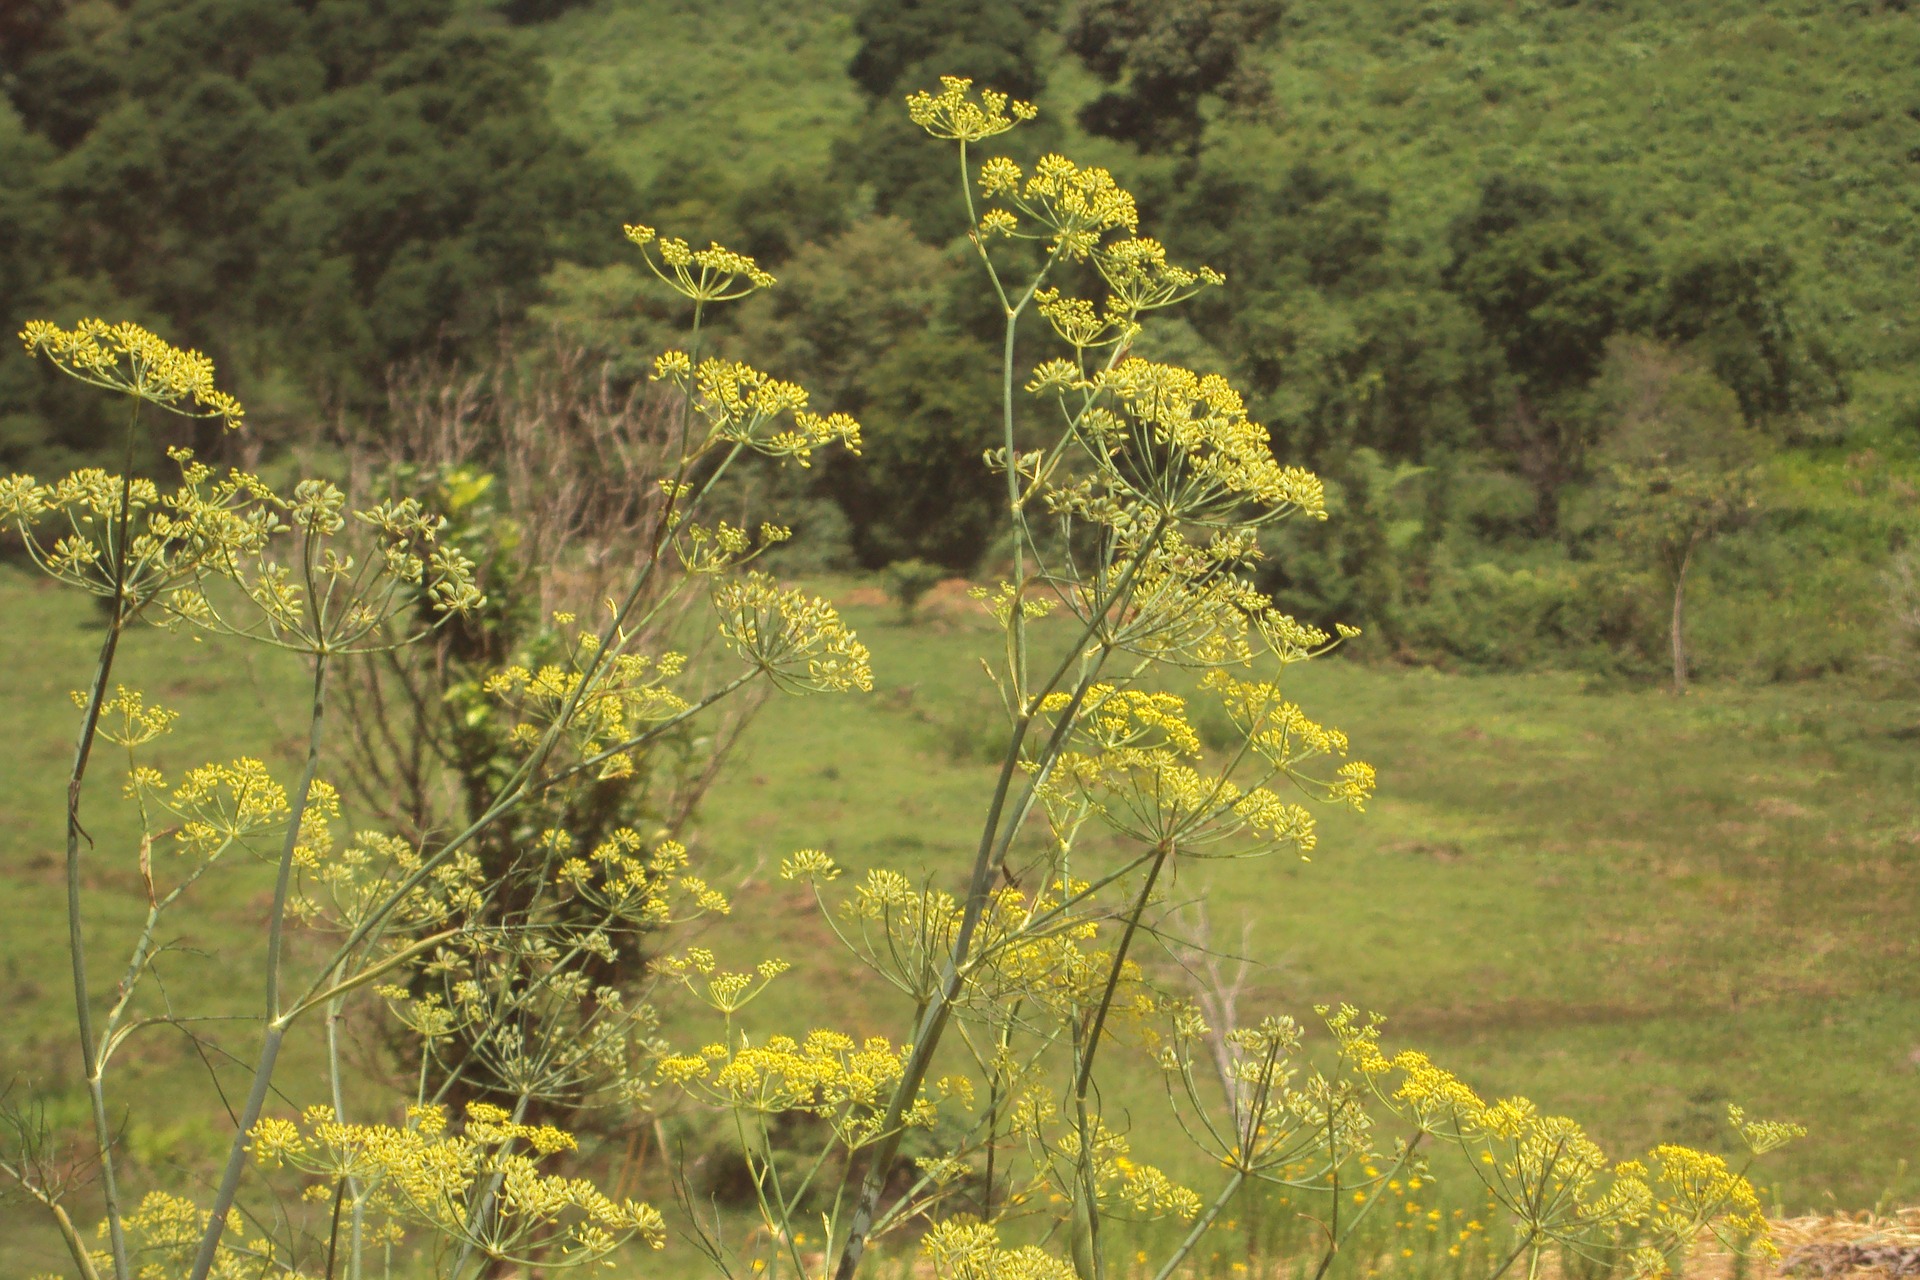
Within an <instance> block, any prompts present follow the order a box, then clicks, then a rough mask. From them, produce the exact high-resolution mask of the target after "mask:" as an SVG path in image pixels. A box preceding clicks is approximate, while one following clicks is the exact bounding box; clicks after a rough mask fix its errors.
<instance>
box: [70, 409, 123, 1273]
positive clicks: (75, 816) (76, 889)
mask: <svg viewBox="0 0 1920 1280" xmlns="http://www.w3.org/2000/svg"><path fill="white" fill-rule="evenodd" d="M139 421H140V401H139V399H138V398H136V399H135V400H134V402H133V409H132V411H131V412H130V413H129V414H128V415H127V439H126V458H125V462H124V465H123V466H122V468H121V471H120V505H119V509H118V511H117V512H116V513H115V515H114V520H115V523H116V525H117V526H118V528H117V531H116V533H115V536H114V538H113V602H112V606H111V609H112V611H111V613H110V614H109V616H108V619H107V634H106V636H105V638H104V639H102V640H101V642H100V656H99V658H98V659H97V660H96V661H95V663H94V668H93V685H92V687H91V688H89V689H88V690H87V705H86V710H85V711H84V713H83V714H82V715H81V718H80V734H79V738H78V741H76V742H75V743H74V749H73V768H72V770H71V771H70V772H69V773H68V775H67V868H66V870H67V949H68V953H69V958H70V959H71V961H72V965H73V1012H74V1028H75V1030H76V1032H77V1033H78V1035H79V1039H80V1062H81V1066H82V1069H83V1070H84V1071H85V1073H86V1079H87V1100H88V1102H89V1104H90V1106H91V1110H92V1112H93V1137H94V1144H95V1146H96V1147H97V1148H98V1155H99V1160H100V1186H101V1191H102V1193H103V1195H104V1197H105V1199H106V1211H107V1237H108V1241H109V1247H110V1248H111V1249H112V1252H113V1272H114V1276H115V1277H116V1280H129V1277H130V1276H131V1274H132V1273H131V1269H130V1268H129V1266H128V1263H127V1238H126V1229H125V1227H124V1226H123V1225H122V1223H121V1221H120V1193H119V1188H118V1186H117V1185H116V1183H115V1179H114V1169H113V1127H112V1124H111V1122H110V1121H109V1120H108V1118H107V1096H106V1088H105V1082H104V1081H103V1079H102V1078H101V1072H100V1064H99V1063H98V1062H97V1060H96V1056H95V1047H94V1036H93V1009H92V1005H91V1003H90V1001H89V998H88V995H87V949H86V938H85V936H84V931H83V927H82V918H81V910H80V890H81V884H80V842H81V840H83V839H85V840H86V842H87V844H88V846H89V847H91V846H92V844H93V840H92V837H90V836H88V835H87V832H86V828H85V827H83V826H81V824H80V791H81V787H82V785H83V784H84V782H85V781H86V776H87V761H88V760H89V758H90V757H91V756H92V754H93V744H94V739H95V738H96V736H97V735H98V733H99V729H100V709H101V706H102V704H103V703H104V702H105V700H106V690H107V680H108V677H109V676H110V675H111V674H112V672H113V663H114V658H115V656H116V655H117V654H118V652H119V649H120V636H121V634H122V633H123V632H124V631H125V630H126V625H127V621H128V617H129V610H128V594H127V544H128V542H129V538H128V533H129V531H130V529H131V526H132V522H133V445H134V438H135V437H134V432H135V428H136V427H137V425H138V423H139Z"/></svg>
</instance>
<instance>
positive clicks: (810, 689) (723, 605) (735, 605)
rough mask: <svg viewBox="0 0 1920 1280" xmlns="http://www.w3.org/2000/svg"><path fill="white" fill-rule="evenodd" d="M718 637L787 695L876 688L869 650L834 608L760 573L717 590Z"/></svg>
mask: <svg viewBox="0 0 1920 1280" xmlns="http://www.w3.org/2000/svg"><path fill="white" fill-rule="evenodd" d="M713 607H714V612H715V613H717V614H718V615H719V617H720V635H721V637H722V638H723V639H725V640H726V641H727V643H728V644H730V645H732V646H733V648H734V650H735V652H737V653H738V654H739V655H740V656H741V657H742V658H744V659H746V661H747V662H748V663H750V664H751V665H752V666H753V668H754V669H755V670H757V671H759V672H761V673H763V674H765V676H766V677H767V679H768V680H769V681H771V682H772V683H773V685H774V686H775V687H776V688H779V689H783V690H785V691H787V692H789V693H844V692H848V691H850V690H856V689H857V690H859V691H860V692H862V693H868V692H871V691H872V690H873V667H872V665H871V663H870V661H869V655H868V653H867V646H865V645H864V644H861V643H860V640H859V637H858V636H857V635H855V633H854V632H853V631H852V630H850V629H849V628H848V627H847V626H846V624H845V623H843V622H841V621H840V615H839V613H838V612H836V611H835V609H834V607H833V606H832V605H831V604H829V603H827V601H826V600H824V599H822V598H820V597H819V596H810V595H808V594H807V593H806V592H804V591H801V590H799V589H798V588H794V587H789V588H786V589H784V590H783V589H781V588H780V587H779V586H778V585H777V584H776V583H775V582H774V581H773V579H772V578H769V577H767V576H766V575H765V574H762V573H749V574H746V575H744V576H742V577H738V578H728V579H725V580H723V581H721V582H720V583H719V584H718V585H716V586H715V587H714V591H713Z"/></svg>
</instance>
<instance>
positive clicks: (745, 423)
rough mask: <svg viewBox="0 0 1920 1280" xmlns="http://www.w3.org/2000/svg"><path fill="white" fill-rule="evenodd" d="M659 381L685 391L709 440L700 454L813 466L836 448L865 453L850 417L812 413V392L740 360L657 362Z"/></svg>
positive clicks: (677, 356) (672, 355)
mask: <svg viewBox="0 0 1920 1280" xmlns="http://www.w3.org/2000/svg"><path fill="white" fill-rule="evenodd" d="M653 378H654V380H655V381H656V382H669V383H672V384H674V385H675V386H678V387H680V388H681V389H682V390H684V391H685V392H686V393H687V395H688V396H689V397H690V399H691V402H692V407H693V411H694V413H695V414H696V415H697V416H698V417H699V418H700V419H701V420H702V421H703V422H705V424H706V427H707V436H706V440H705V441H704V442H703V443H702V445H701V446H700V447H699V449H697V450H696V452H702V451H704V450H705V449H707V448H710V447H713V446H714V445H718V444H724V445H732V446H735V447H738V448H744V449H750V450H752V451H753V452H755V453H759V454H763V455H765V456H766V457H769V458H777V459H781V460H786V459H791V460H793V461H795V462H797V463H799V464H800V465H801V466H803V467H805V466H811V465H812V463H813V454H814V451H815V450H816V449H823V448H825V447H827V446H828V445H831V444H839V445H841V446H843V447H844V448H845V449H846V450H847V451H848V452H849V453H855V454H857V453H859V452H860V424H859V423H858V422H855V421H854V420H853V419H852V418H851V417H849V416H848V415H847V414H844V413H830V414H826V415H821V414H817V413H812V412H810V411H809V410H808V409H807V392H806V389H805V388H804V387H801V386H799V385H798V384H796V383H792V382H784V381H782V380H781V379H779V378H774V377H770V376H768V375H767V374H765V373H762V372H761V371H760V370H758V369H755V368H753V367H752V366H751V365H747V364H743V363H741V362H740V361H738V360H721V359H718V358H711V359H706V360H702V361H701V362H700V363H699V364H698V365H695V364H693V362H692V359H691V357H689V356H688V355H687V354H686V353H685V352H683V351H669V352H667V353H666V354H664V355H661V356H659V357H657V358H656V359H655V360H654V371H653Z"/></svg>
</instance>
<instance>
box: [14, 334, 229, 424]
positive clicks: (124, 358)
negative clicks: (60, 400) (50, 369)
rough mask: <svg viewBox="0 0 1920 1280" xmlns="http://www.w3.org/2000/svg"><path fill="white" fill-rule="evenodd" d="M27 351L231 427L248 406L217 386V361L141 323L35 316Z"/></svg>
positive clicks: (87, 378) (97, 382)
mask: <svg viewBox="0 0 1920 1280" xmlns="http://www.w3.org/2000/svg"><path fill="white" fill-rule="evenodd" d="M20 340H21V341H22V342H24V343H26V344H27V350H28V351H30V352H33V353H35V354H36V355H43V356H45V357H46V358H47V359H48V360H50V361H52V362H53V364H54V365H55V367H57V368H59V369H60V370H62V371H63V372H65V373H69V374H71V375H73V376H74V377H76V378H78V379H80V381H82V382H87V383H91V384H92V385H94V386H96V387H105V388H106V389H108V390H110V391H118V392H121V393H122V394H124V395H129V396H132V397H133V398H134V399H136V400H141V401H144V402H146V403H147V404H152V405H158V406H159V407H160V408H162V409H166V410H168V411H169V412H172V413H177V414H181V415H182V416H185V417H189V418H218V419H219V420H220V421H221V423H222V424H224V425H225V426H226V428H227V429H228V430H229V431H231V430H233V429H234V428H236V427H238V426H239V425H240V422H241V419H242V418H244V417H245V416H246V410H245V409H243V408H242V407H241V406H240V402H239V401H238V400H236V399H234V398H233V397H232V396H230V395H228V394H227V393H226V392H224V391H222V390H220V389H219V388H218V387H216V386H214V384H213V361H212V360H209V359H208V358H207V357H206V356H203V355H201V354H200V353H199V352H198V351H187V350H182V349H181V348H179V347H176V346H174V345H173V344H171V343H169V342H167V341H165V340H163V339H161V338H160V337H158V336H156V335H155V334H154V333H152V332H151V331H149V330H147V329H143V328H141V327H140V326H139V325H137V324H126V323H123V324H108V323H107V322H106V321H104V320H82V321H80V322H79V323H78V324H76V325H75V326H74V327H73V328H71V329H62V328H60V327H59V326H58V325H55V324H52V323H49V322H48V321H45V320H29V321H28V322H27V325H26V328H24V329H22V330H21V331H20Z"/></svg>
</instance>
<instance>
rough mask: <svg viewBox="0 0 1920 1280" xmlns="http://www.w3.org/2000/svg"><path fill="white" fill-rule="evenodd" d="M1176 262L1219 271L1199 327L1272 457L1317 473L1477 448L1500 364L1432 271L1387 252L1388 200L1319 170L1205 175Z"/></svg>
mask: <svg viewBox="0 0 1920 1280" xmlns="http://www.w3.org/2000/svg"><path fill="white" fill-rule="evenodd" d="M1175 208H1176V209H1177V211H1178V212H1177V223H1178V225H1177V229H1176V230H1175V232H1174V233H1173V238H1174V242H1175V246H1176V247H1177V248H1178V249H1179V251H1180V252H1181V253H1183V254H1186V255H1187V256H1189V257H1191V258H1194V259H1197V260H1199V261H1204V262H1211V263H1213V264H1215V265H1217V266H1218V267H1219V268H1220V269H1221V270H1222V271H1223V272H1225V274H1226V277H1227V282H1226V284H1225V286H1224V287H1222V288H1221V289H1220V290H1218V291H1217V296H1212V295H1206V294H1203V295H1201V297H1200V298H1199V299H1197V300H1196V305H1195V327H1196V328H1198V329H1199V330H1200V331H1201V332H1202V333H1203V334H1204V335H1205V336H1206V337H1207V338H1208V340H1209V341H1211V342H1212V343H1213V344H1214V346H1216V347H1218V348H1219V349H1220V350H1222V351H1223V352H1226V353H1228V354H1229V355H1230V356H1231V357H1232V358H1233V360H1234V362H1235V364H1236V366H1237V368H1238V371H1239V372H1240V373H1241V375H1242V376H1243V377H1244V378H1245V379H1246V381H1247V383H1248V385H1249V387H1250V388H1251V389H1252V391H1253V393H1254V395H1255V397H1256V401H1257V403H1258V406H1259V410H1260V413H1261V415H1262V417H1263V418H1264V419H1265V420H1266V422H1267V425H1268V426H1269V428H1270V429H1271V430H1272V431H1273V433H1274V439H1275V442H1276V444H1279V445H1283V446H1285V448H1287V449H1288V450H1289V451H1290V452H1293V453H1297V454H1299V455H1301V456H1303V457H1305V458H1308V459H1311V460H1313V461H1315V462H1320V461H1331V460H1333V459H1335V458H1337V457H1340V456H1344V455H1345V453H1346V452H1348V451H1350V450H1352V449H1353V448H1356V447H1365V448H1371V449H1375V450H1378V451H1379V452H1381V453H1383V454H1385V455H1387V456H1388V457H1391V458H1398V459H1407V460H1410V461H1414V462H1420V461H1423V460H1424V459H1425V458H1426V457H1427V456H1428V455H1429V453H1430V452H1431V451H1433V450H1434V449H1435V448H1444V447H1447V446H1450V445H1451V446H1458V445H1464V444H1467V443H1470V442H1471V441H1472V438H1473V436H1474V434H1475V431H1476V427H1475V425H1474V424H1475V423H1476V422H1477V421H1481V420H1484V419H1485V418H1486V417H1487V416H1488V411H1487V405H1488V401H1489V399H1490V395H1491V386H1492V381H1493V377H1494V374H1495V373H1496V371H1497V366H1498V362H1499V356H1498V353H1497V352H1495V351H1493V350H1491V349H1490V348H1489V344H1488V343H1487V341H1486V338H1485V336H1484V334H1483V333H1482V331H1481V326H1480V324H1479V323H1478V321H1477V319H1476V317H1475V316H1474V314H1473V313H1472V311H1471V310H1469V309H1468V308H1467V307H1466V306H1464V305H1462V303H1461V301H1460V300H1459V299H1458V298H1457V297H1455V296H1454V295H1453V294H1451V293H1449V292H1447V291H1446V290H1444V289H1442V288H1441V287H1440V285H1439V281H1438V279H1437V277H1436V274H1435V272H1434V270H1433V269H1432V268H1431V267H1430V266H1428V265H1427V264H1425V263H1423V262H1422V261H1421V260H1419V259H1418V258H1417V257H1415V256H1413V255H1410V254H1404V253H1400V252H1398V251H1396V248H1395V246H1393V245H1392V244H1391V243H1390V242H1389V227H1390V223H1391V218H1392V200H1391V197H1390V196H1389V195H1388V194H1387V193H1386V192H1384V191H1380V190H1377V189H1374V188H1371V187H1368V186H1365V185H1363V184H1361V183H1360V182H1357V181H1355V180H1354V179H1353V178H1352V177H1351V176H1349V175H1347V174H1345V173H1341V172H1337V171H1334V170H1330V169H1326V168H1322V167H1320V166H1318V165H1314V164H1296V165H1293V166H1291V167H1290V168H1287V169H1285V170H1284V171H1282V172H1280V173H1279V174H1278V175H1274V174H1271V173H1269V172H1267V171H1266V170H1265V169H1264V167H1262V166H1258V165H1246V164H1240V165H1232V166H1229V165H1223V164H1216V163H1214V162H1213V161H1212V160H1211V158H1209V159H1207V160H1204V161H1203V162H1202V164H1201V168H1200V171H1199V173H1198V174H1197V175H1196V176H1195V178H1194V180H1193V181H1192V182H1191V183H1189V184H1188V186H1187V187H1186V189H1185V190H1184V191H1183V192H1182V193H1181V195H1180V197H1179V199H1178V201H1177V202H1176V205H1175Z"/></svg>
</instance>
